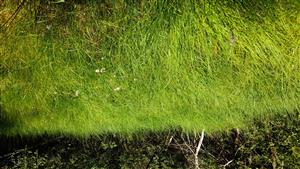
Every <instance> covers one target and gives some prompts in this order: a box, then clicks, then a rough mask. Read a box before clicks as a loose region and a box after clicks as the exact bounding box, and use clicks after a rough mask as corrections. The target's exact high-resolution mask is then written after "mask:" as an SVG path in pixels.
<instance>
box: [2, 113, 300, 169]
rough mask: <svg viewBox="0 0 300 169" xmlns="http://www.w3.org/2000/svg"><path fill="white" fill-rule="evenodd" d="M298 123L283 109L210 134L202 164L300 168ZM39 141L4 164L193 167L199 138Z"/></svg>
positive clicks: (8, 156)
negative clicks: (247, 125) (245, 126)
mask: <svg viewBox="0 0 300 169" xmlns="http://www.w3.org/2000/svg"><path fill="white" fill-rule="evenodd" d="M299 125H300V115H299V113H294V114H287V113H283V114H281V115H277V116H275V117H273V118H271V119H257V120H256V122H255V123H254V124H253V125H251V127H250V128H248V129H247V130H242V131H239V130H238V129H234V130H232V131H231V132H222V133H214V134H210V135H205V136H204V141H203V144H202V145H201V150H200V153H199V165H200V168H274V169H275V168H286V169H295V168H298V167H300V128H299ZM23 140H26V139H25V138H23ZM34 140H35V139H30V138H29V139H27V141H26V143H22V144H23V146H20V143H18V144H19V149H18V150H15V151H11V152H10V154H7V153H6V155H4V154H2V156H1V157H0V166H1V168H4V169H5V168H32V169H33V168H90V169H92V168H93V169H96V168H194V167H195V166H194V156H193V154H192V152H191V151H190V148H191V149H195V147H196V146H197V144H196V143H197V142H198V140H199V137H198V136H196V135H191V134H190V135H187V134H184V133H182V132H181V131H169V132H165V133H159V134H158V133H148V134H141V135H134V136H133V135H131V136H129V135H127V136H124V135H123V136H122V135H101V136H98V137H95V136H94V137H91V138H89V139H79V138H73V137H65V136H63V137H59V136H57V137H54V136H53V137H49V136H45V138H43V137H40V141H34ZM41 140H42V141H41ZM9 142H10V143H12V141H9ZM2 143H3V141H2ZM15 147H16V145H15ZM24 147H25V148H24Z"/></svg>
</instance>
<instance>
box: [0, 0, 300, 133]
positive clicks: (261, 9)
mask: <svg viewBox="0 0 300 169" xmlns="http://www.w3.org/2000/svg"><path fill="white" fill-rule="evenodd" d="M142 2H144V1H142ZM254 4H256V5H254ZM59 5H61V6H63V4H56V6H51V7H52V8H55V9H56V10H57V11H59V10H58V8H64V7H61V6H59ZM65 6H67V5H66V4H65ZM299 7H300V5H299V3H297V2H296V1H291V2H288V1H282V2H281V1H280V2H277V1H265V2H262V3H256V2H255V1H254V0H250V1H248V2H239V1H238V2H231V1H230V0H228V1H222V2H214V1H211V2H206V1H205V2H204V1H202V0H198V1H195V2H187V1H184V2H181V1H178V2H175V1H166V2H163V1H148V2H146V1H145V2H144V3H129V2H128V3H125V2H121V1H118V2H115V3H113V2H111V3H106V4H104V3H95V2H94V3H93V2H88V3H85V4H76V8H71V9H72V10H70V11H68V9H66V8H64V9H65V12H64V13H63V14H64V15H59V14H61V13H59V12H57V13H55V12H54V13H51V14H49V15H48V17H45V18H39V19H40V20H41V21H43V22H39V21H38V22H37V24H35V23H34V22H33V18H32V17H29V16H28V15H26V12H23V13H22V16H23V17H22V19H19V20H18V22H15V23H14V24H13V25H12V26H11V27H10V28H9V32H10V33H9V34H10V35H9V36H8V38H2V39H1V42H0V57H1V65H0V66H1V67H0V68H1V81H0V89H1V100H0V101H1V102H0V103H1V104H0V105H1V109H2V111H1V116H2V118H3V119H4V120H5V121H8V122H9V124H10V125H7V126H4V127H1V128H0V131H1V133H4V134H9V135H10V134H12V135H13V134H18V133H19V134H39V133H45V132H46V133H70V134H75V135H89V134H97V133H105V132H113V133H132V132H143V131H148V130H152V131H161V130H164V129H169V128H178V127H180V128H183V129H184V130H185V131H195V130H201V129H203V128H204V129H206V131H210V132H211V131H216V130H224V129H228V128H232V127H243V126H244V124H246V122H247V121H249V120H250V119H251V118H252V117H255V116H260V115H267V114H269V113H272V112H285V111H290V112H291V111H294V110H299V105H300V102H299V101H300V100H299V99H300V95H299V94H300V88H299V86H300V53H299V46H300V39H299V33H300V19H299V12H297V9H299ZM60 11H61V12H62V10H60ZM4 34H7V31H6V32H5V31H2V33H1V36H4Z"/></svg>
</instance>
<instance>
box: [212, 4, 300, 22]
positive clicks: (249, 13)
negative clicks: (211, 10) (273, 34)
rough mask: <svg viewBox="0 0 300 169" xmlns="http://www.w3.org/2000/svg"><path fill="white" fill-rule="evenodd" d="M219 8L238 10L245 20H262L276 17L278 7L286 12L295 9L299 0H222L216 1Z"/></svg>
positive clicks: (298, 5) (299, 5)
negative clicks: (283, 0) (296, 0)
mask: <svg viewBox="0 0 300 169" xmlns="http://www.w3.org/2000/svg"><path fill="white" fill-rule="evenodd" d="M216 3H217V4H218V6H219V7H220V8H223V7H226V8H231V9H232V10H235V11H238V12H239V14H240V15H241V16H242V17H244V18H245V19H247V20H250V21H255V22H263V21H264V19H265V18H268V19H270V20H272V21H274V20H276V19H278V16H277V15H278V14H277V11H278V9H281V10H284V11H286V12H293V11H297V10H298V8H299V7H300V3H299V2H295V1H289V0H287V1H286V2H282V1H278V0H246V1H245V0H224V1H216Z"/></svg>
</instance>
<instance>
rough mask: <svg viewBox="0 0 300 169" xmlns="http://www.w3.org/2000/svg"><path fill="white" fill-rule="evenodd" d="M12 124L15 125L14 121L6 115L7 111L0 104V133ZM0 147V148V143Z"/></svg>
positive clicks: (5, 131) (4, 131)
mask: <svg viewBox="0 0 300 169" xmlns="http://www.w3.org/2000/svg"><path fill="white" fill-rule="evenodd" d="M0 101H1V100H0ZM14 125H15V121H13V120H12V119H11V118H8V117H7V112H5V110H4V108H3V106H2V105H1V104H0V135H1V134H2V133H8V132H7V131H8V130H9V129H11V128H12V127H13V126H14ZM0 139H1V137H0ZM0 149H1V145H0ZM0 154H1V153H0Z"/></svg>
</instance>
